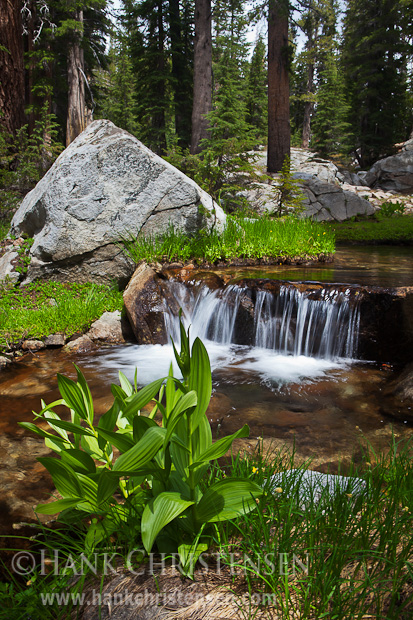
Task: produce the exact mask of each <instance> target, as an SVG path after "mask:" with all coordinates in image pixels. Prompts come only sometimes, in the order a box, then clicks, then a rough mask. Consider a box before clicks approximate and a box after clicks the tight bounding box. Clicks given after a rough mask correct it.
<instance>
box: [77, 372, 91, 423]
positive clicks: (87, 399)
mask: <svg viewBox="0 0 413 620" xmlns="http://www.w3.org/2000/svg"><path fill="white" fill-rule="evenodd" d="M74 367H75V368H76V372H77V383H78V385H79V386H80V388H81V390H82V396H83V401H84V403H85V409H86V413H87V420H88V421H89V424H93V417H94V411H93V398H92V394H91V393H90V389H89V386H88V384H87V381H86V379H85V377H84V375H83V373H82V371H81V370H80V368H78V367H77V366H76V364H74Z"/></svg>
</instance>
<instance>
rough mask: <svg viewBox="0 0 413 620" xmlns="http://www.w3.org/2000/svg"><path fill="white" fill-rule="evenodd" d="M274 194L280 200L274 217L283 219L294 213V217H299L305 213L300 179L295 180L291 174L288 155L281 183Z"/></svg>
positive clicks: (281, 174)
mask: <svg viewBox="0 0 413 620" xmlns="http://www.w3.org/2000/svg"><path fill="white" fill-rule="evenodd" d="M274 193H275V195H276V197H277V200H278V206H277V208H276V209H275V212H274V213H273V214H272V215H276V216H277V217H282V216H285V215H288V214H289V213H291V211H293V214H294V216H297V215H299V214H300V213H301V212H302V211H303V209H304V207H303V200H304V198H305V196H304V194H303V192H302V190H301V187H300V179H297V178H295V177H294V175H293V173H292V172H291V166H290V158H289V157H288V155H287V156H286V157H285V159H284V163H283V165H282V168H281V173H280V177H279V183H278V184H277V185H276V187H275V190H274Z"/></svg>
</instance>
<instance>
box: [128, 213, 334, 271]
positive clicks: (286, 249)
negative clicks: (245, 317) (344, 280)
mask: <svg viewBox="0 0 413 620" xmlns="http://www.w3.org/2000/svg"><path fill="white" fill-rule="evenodd" d="M123 248H124V251H125V252H126V254H127V255H128V256H129V257H131V258H132V260H134V261H135V262H136V263H138V262H139V261H141V260H146V261H154V260H167V261H174V260H183V261H188V260H198V261H208V262H210V263H214V262H216V261H220V260H224V261H230V260H234V259H236V258H256V259H261V258H277V257H280V258H281V257H287V256H288V257H300V256H301V257H302V256H311V257H315V256H318V255H320V254H331V253H332V252H334V249H335V246H334V233H333V231H332V230H330V229H328V228H326V227H325V226H324V225H323V224H321V223H319V222H313V221H311V220H299V219H296V218H292V217H290V218H285V219H278V220H276V219H271V218H269V217H261V218H259V219H256V220H255V219H235V218H231V217H228V218H227V226H226V228H225V230H224V231H223V232H222V233H219V232H217V231H216V230H212V231H211V232H206V231H201V232H199V233H197V234H195V235H188V234H185V233H182V232H179V231H176V230H175V229H174V227H173V226H170V227H169V229H168V231H167V232H166V233H165V234H163V235H146V236H138V237H137V238H136V237H134V236H133V235H130V236H129V237H128V238H124V240H123Z"/></svg>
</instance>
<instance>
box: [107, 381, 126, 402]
mask: <svg viewBox="0 0 413 620" xmlns="http://www.w3.org/2000/svg"><path fill="white" fill-rule="evenodd" d="M110 391H111V392H112V394H113V396H114V397H115V398H116V399H117V400H119V403H124V402H125V400H126V399H127V397H128V395H127V394H126V392H125V390H122V388H121V387H120V386H119V385H116V384H115V383H112V385H111V386H110Z"/></svg>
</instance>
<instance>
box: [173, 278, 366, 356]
mask: <svg viewBox="0 0 413 620" xmlns="http://www.w3.org/2000/svg"><path fill="white" fill-rule="evenodd" d="M170 294H171V296H172V298H173V299H174V302H175V303H174V304H173V305H174V307H175V309H176V308H181V309H182V320H183V323H184V325H185V327H189V326H191V327H190V333H191V338H192V339H194V338H196V337H197V336H199V337H200V338H201V339H202V340H209V341H212V342H215V343H218V344H224V345H229V344H232V343H236V344H251V345H252V346H254V347H257V348H260V349H269V350H271V351H274V352H276V353H280V354H282V355H292V356H305V357H312V358H318V359H324V360H336V359H339V358H347V359H348V358H354V357H356V355H357V340H358V328H359V322H360V315H359V309H358V306H357V302H356V301H354V300H351V299H350V291H349V290H347V291H344V292H343V291H340V290H338V289H334V288H328V289H322V290H321V291H318V292H317V299H314V298H312V297H311V292H308V291H304V292H301V291H299V290H297V288H295V287H292V286H288V285H281V286H280V288H279V293H278V294H274V293H273V292H271V291H268V290H257V291H251V290H250V289H249V288H248V287H246V286H237V285H230V286H227V287H226V288H224V289H218V290H214V291H211V290H210V289H209V288H208V287H207V286H205V285H197V286H196V287H193V288H189V287H186V286H185V285H184V284H182V283H179V282H170ZM313 296H314V295H313ZM245 301H247V302H248V303H247V304H245V303H244V302H245ZM165 324H166V329H167V333H168V336H171V337H172V338H173V339H174V341H175V342H178V341H179V320H178V316H177V312H176V311H175V312H174V311H172V308H171V306H170V305H169V306H168V307H166V309H165ZM240 325H241V328H240ZM247 328H248V329H249V331H250V335H249V341H248V342H242V341H240V336H239V333H238V332H239V331H240V329H241V331H244V332H245V331H247Z"/></svg>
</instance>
